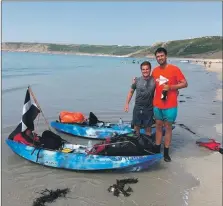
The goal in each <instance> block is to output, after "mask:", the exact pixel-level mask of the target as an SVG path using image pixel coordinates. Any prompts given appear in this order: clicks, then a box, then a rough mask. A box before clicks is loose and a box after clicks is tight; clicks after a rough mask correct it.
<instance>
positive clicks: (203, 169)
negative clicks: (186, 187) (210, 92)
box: [184, 59, 223, 206]
mask: <svg viewBox="0 0 223 206" xmlns="http://www.w3.org/2000/svg"><path fill="white" fill-rule="evenodd" d="M204 61H206V62H208V64H207V65H206V66H204ZM209 62H212V63H211V65H209ZM191 63H193V64H199V65H202V66H204V69H205V70H207V71H208V72H216V73H217V76H218V79H219V80H221V81H222V60H221V59H205V60H204V59H193V60H191ZM219 87H222V86H221V85H219ZM216 100H218V101H222V89H221V88H219V89H217V91H216ZM215 129H216V132H217V133H218V134H219V135H220V136H221V137H222V122H219V124H216V125H215ZM207 152H209V151H207ZM184 165H185V167H186V170H187V171H188V172H189V173H191V174H192V175H193V176H194V177H195V178H197V179H198V180H199V181H200V186H199V187H197V188H195V189H194V190H193V191H192V193H191V195H190V197H189V202H188V203H189V205H190V206H200V205H201V206H206V205H207V206H208V205H212V206H221V205H222V183H223V182H222V155H221V154H220V153H218V152H210V155H208V156H206V157H198V158H197V157H196V158H193V157H191V158H188V159H186V160H185V163H184Z"/></svg>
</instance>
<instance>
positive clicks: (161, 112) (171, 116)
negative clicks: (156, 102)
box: [153, 107, 177, 123]
mask: <svg viewBox="0 0 223 206" xmlns="http://www.w3.org/2000/svg"><path fill="white" fill-rule="evenodd" d="M153 112H154V117H155V119H156V120H162V121H166V122H170V123H174V122H175V120H176V118H177V107H174V108H169V109H159V108H157V107H154V108H153Z"/></svg>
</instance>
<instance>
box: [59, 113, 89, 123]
mask: <svg viewBox="0 0 223 206" xmlns="http://www.w3.org/2000/svg"><path fill="white" fill-rule="evenodd" d="M59 120H60V122H62V123H79V124H81V123H83V122H84V121H85V120H86V118H85V116H84V115H83V114H82V113H81V112H68V111H62V112H60V115H59Z"/></svg>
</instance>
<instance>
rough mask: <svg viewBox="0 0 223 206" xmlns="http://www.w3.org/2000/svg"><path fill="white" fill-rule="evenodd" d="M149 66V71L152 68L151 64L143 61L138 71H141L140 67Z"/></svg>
mask: <svg viewBox="0 0 223 206" xmlns="http://www.w3.org/2000/svg"><path fill="white" fill-rule="evenodd" d="M146 65H147V66H149V68H150V69H151V68H152V66H151V63H150V62H149V61H144V62H143V63H142V64H141V65H140V69H142V66H146Z"/></svg>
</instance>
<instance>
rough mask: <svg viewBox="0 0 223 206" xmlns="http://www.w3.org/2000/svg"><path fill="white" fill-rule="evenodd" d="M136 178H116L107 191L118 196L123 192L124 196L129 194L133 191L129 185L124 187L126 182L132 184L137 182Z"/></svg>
mask: <svg viewBox="0 0 223 206" xmlns="http://www.w3.org/2000/svg"><path fill="white" fill-rule="evenodd" d="M137 182H138V179H136V178H129V179H122V180H116V184H113V185H111V186H110V187H109V188H108V191H109V192H112V193H113V195H114V196H117V197H118V196H119V195H120V193H121V194H123V195H124V196H125V197H128V196H130V192H133V190H132V188H131V187H128V188H127V189H125V188H124V187H125V185H126V184H134V183H137Z"/></svg>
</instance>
